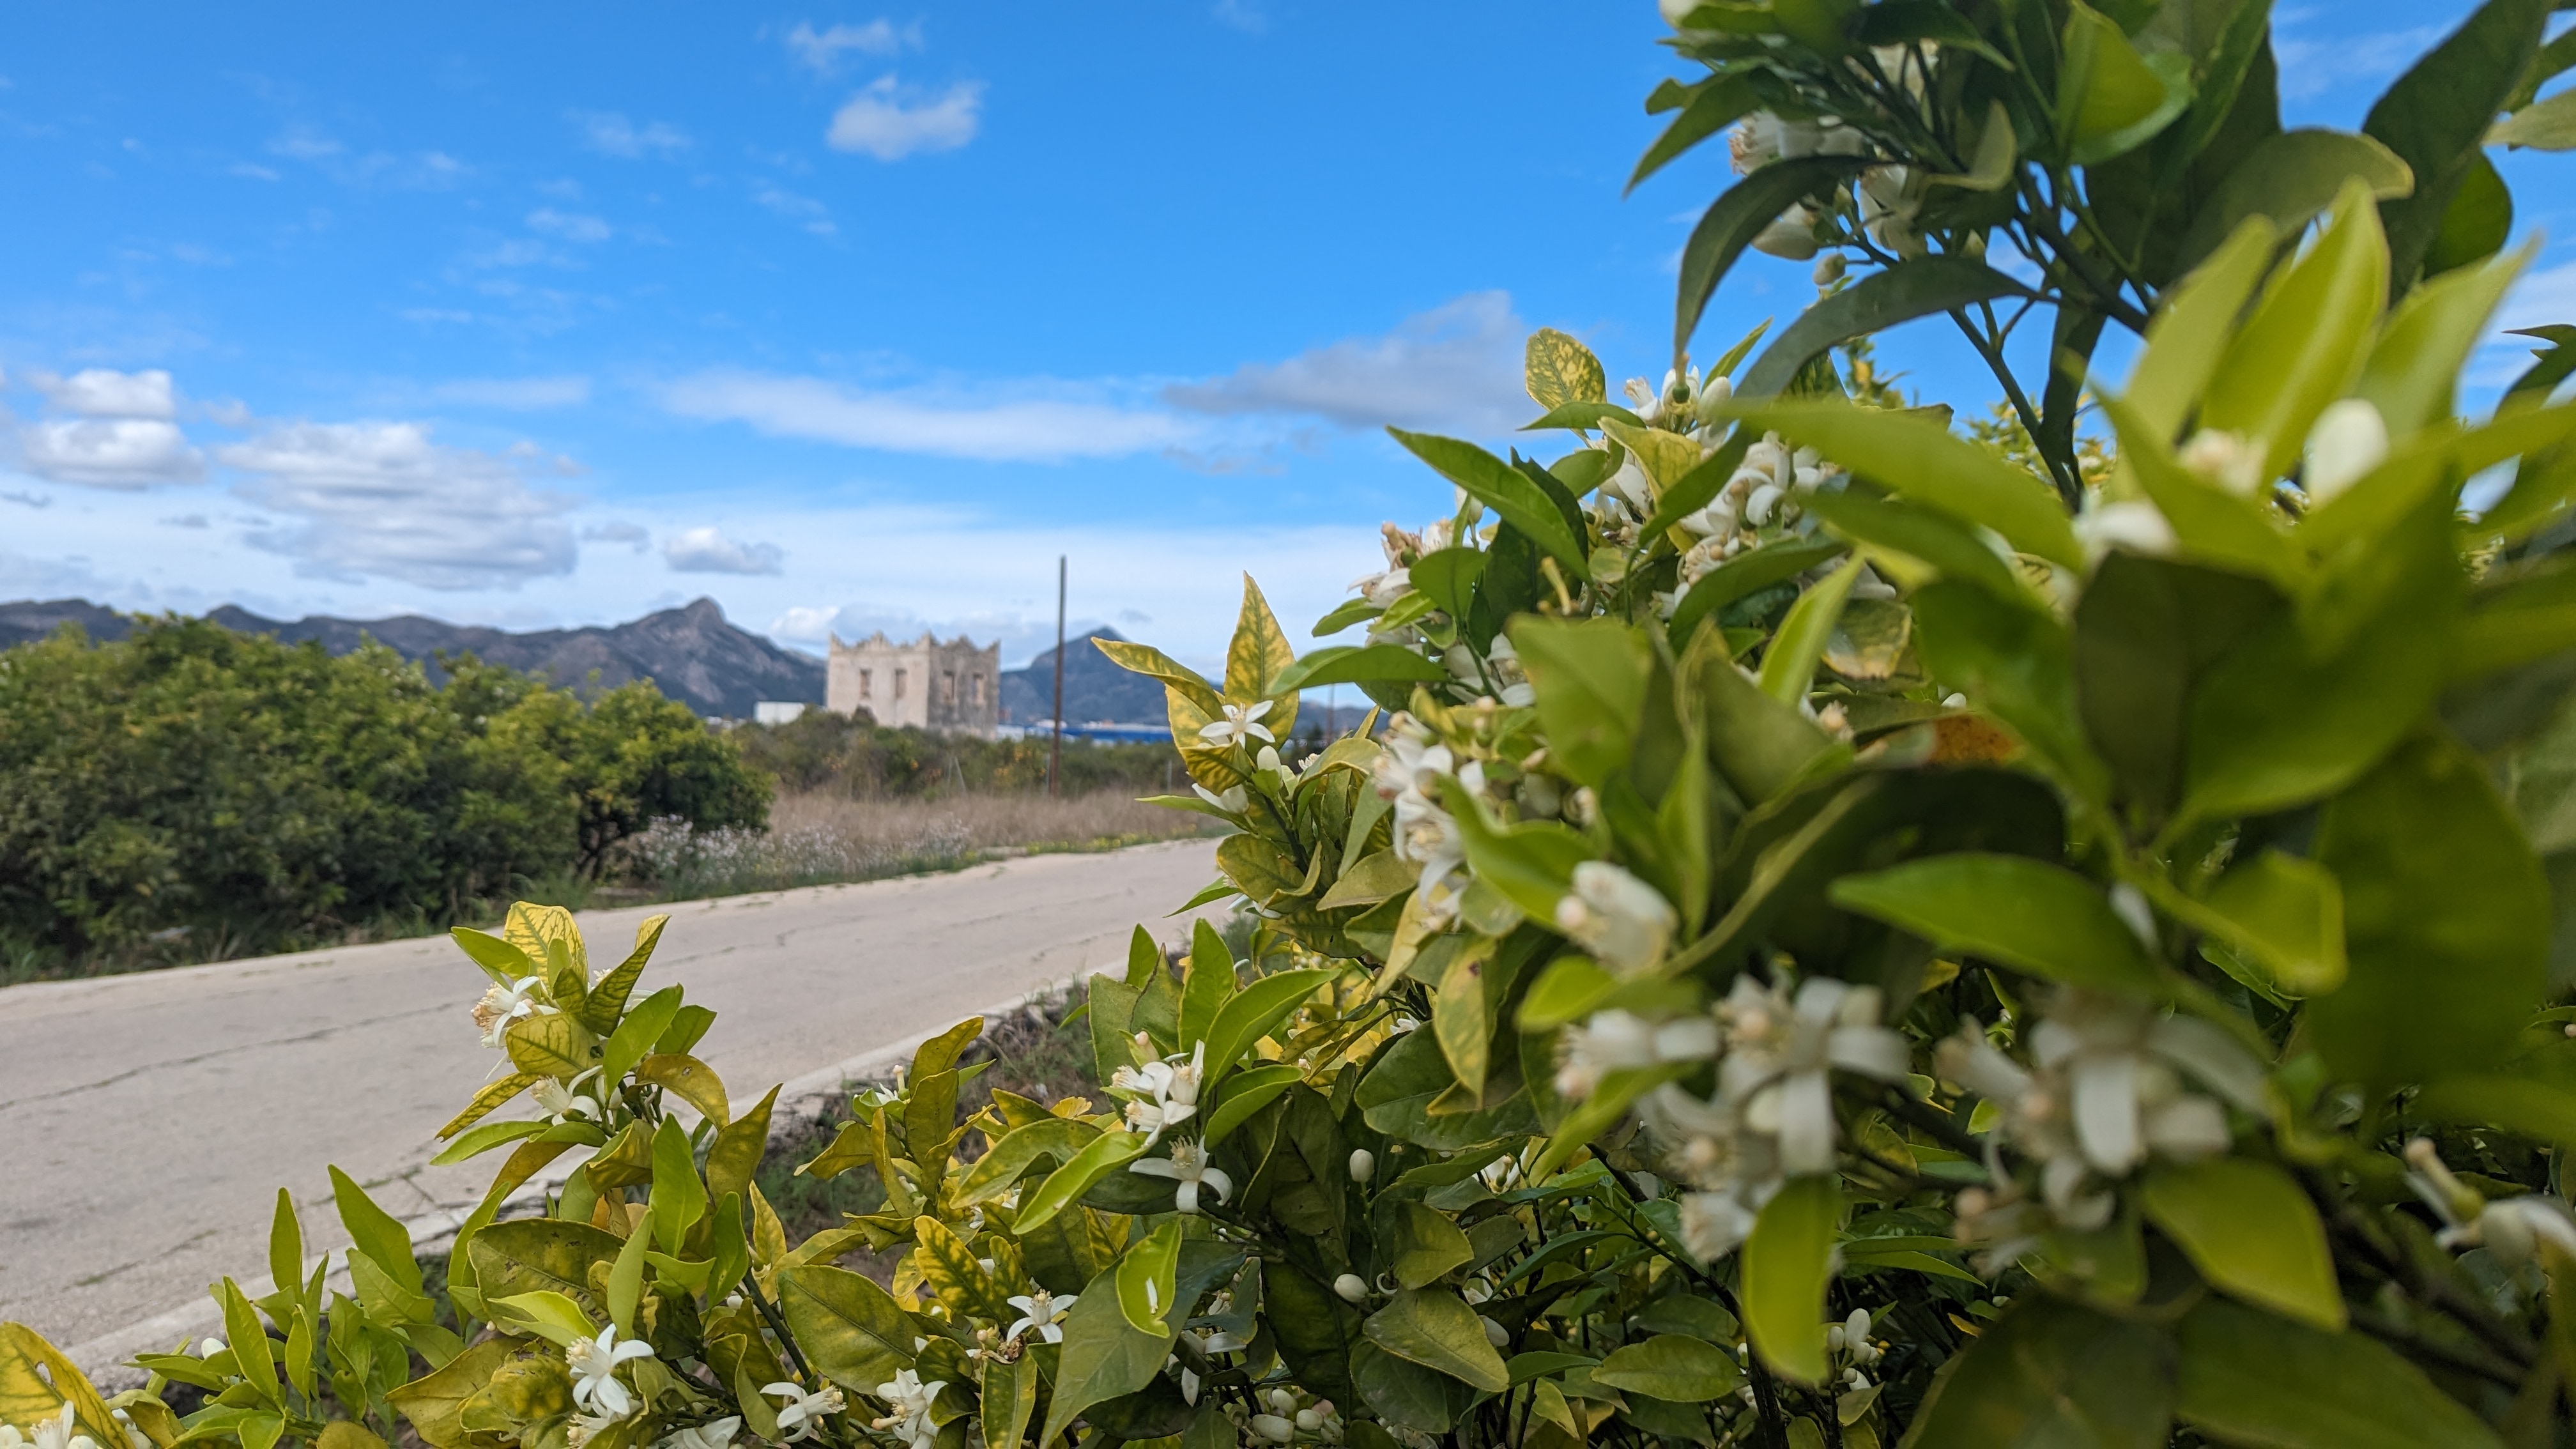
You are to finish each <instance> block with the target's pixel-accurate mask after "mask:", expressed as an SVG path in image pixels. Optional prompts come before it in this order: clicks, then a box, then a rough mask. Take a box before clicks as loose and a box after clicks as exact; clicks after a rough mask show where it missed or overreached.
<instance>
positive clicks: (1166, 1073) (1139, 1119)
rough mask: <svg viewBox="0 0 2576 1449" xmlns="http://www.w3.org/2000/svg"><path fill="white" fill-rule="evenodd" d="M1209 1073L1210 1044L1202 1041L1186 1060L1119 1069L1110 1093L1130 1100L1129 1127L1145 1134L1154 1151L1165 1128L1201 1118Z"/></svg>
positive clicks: (1113, 1077) (1148, 1063) (1112, 1082)
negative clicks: (1201, 1097)
mask: <svg viewBox="0 0 2576 1449" xmlns="http://www.w3.org/2000/svg"><path fill="white" fill-rule="evenodd" d="M1139 1035H1140V1036H1141V1035H1142V1034H1141V1033H1140V1034H1139ZM1206 1071H1207V1043H1206V1042H1204V1041H1202V1042H1200V1043H1198V1044H1197V1045H1196V1046H1194V1047H1192V1048H1191V1049H1190V1055H1189V1056H1188V1057H1187V1058H1183V1057H1180V1056H1173V1057H1169V1058H1166V1059H1164V1060H1161V1061H1149V1062H1147V1063H1145V1064H1144V1065H1143V1066H1141V1067H1120V1068H1119V1069H1118V1070H1117V1071H1115V1072H1113V1073H1111V1074H1110V1077H1109V1090H1111V1091H1112V1092H1115V1093H1117V1094H1119V1095H1121V1096H1123V1097H1126V1098H1127V1099H1128V1102H1127V1114H1126V1115H1127V1125H1128V1127H1129V1128H1131V1129H1133V1130H1135V1131H1138V1132H1142V1133H1144V1134H1145V1145H1146V1146H1148V1147H1151V1146H1153V1145H1154V1143H1156V1142H1158V1141H1160V1140H1161V1139H1162V1136H1163V1130H1164V1129H1165V1128H1167V1127H1177V1126H1179V1125H1180V1124H1181V1123H1183V1122H1186V1121H1188V1120H1189V1119H1190V1118H1192V1117H1195V1116H1197V1115H1198V1110H1199V1108H1198V1102H1199V1082H1200V1081H1201V1080H1202V1079H1203V1078H1204V1076H1205V1075H1206Z"/></svg>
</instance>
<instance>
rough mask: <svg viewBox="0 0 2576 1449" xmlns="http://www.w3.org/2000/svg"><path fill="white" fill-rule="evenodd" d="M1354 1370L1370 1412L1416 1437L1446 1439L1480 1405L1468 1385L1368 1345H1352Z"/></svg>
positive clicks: (1355, 1441)
mask: <svg viewBox="0 0 2576 1449" xmlns="http://www.w3.org/2000/svg"><path fill="white" fill-rule="evenodd" d="M1350 1368H1351V1382H1352V1386H1353V1387H1355V1388H1357V1389H1358V1390H1359V1393H1360V1397H1361V1398H1362V1399H1364V1400H1366V1401H1367V1403H1368V1406H1369V1407H1370V1408H1372V1409H1374V1410H1376V1411H1377V1413H1378V1414H1379V1416H1380V1417H1382V1418H1384V1419H1385V1420H1386V1422H1388V1423H1389V1424H1392V1425H1394V1426H1395V1427H1397V1428H1399V1429H1410V1430H1412V1431H1413V1432H1414V1433H1417V1434H1446V1433H1448V1432H1449V1431H1450V1430H1451V1429H1453V1428H1455V1427H1456V1426H1457V1423H1458V1419H1459V1417H1460V1416H1461V1415H1463V1414H1465V1413H1466V1412H1467V1411H1468V1409H1469V1408H1470V1407H1472V1406H1473V1405H1474V1403H1475V1402H1476V1398H1477V1394H1476V1391H1475V1390H1473V1389H1471V1388H1469V1387H1467V1386H1466V1385H1465V1384H1462V1383H1460V1382H1458V1381H1457V1380H1456V1379H1453V1378H1451V1377H1449V1376H1448V1375H1447V1374H1444V1373H1439V1372H1436V1371H1434V1370H1431V1369H1427V1368H1424V1367H1423V1366H1422V1365H1420V1364H1418V1363H1414V1362H1412V1361H1410V1360H1408V1359H1401V1358H1398V1357H1396V1356H1395V1355H1394V1354H1391V1353H1388V1352H1387V1351H1386V1350H1385V1349H1382V1348H1380V1347H1378V1346H1377V1345H1376V1344H1374V1343H1371V1342H1369V1341H1368V1340H1366V1339H1362V1340H1360V1341H1359V1342H1357V1343H1355V1344H1352V1345H1351V1350H1350ZM1361 1422H1366V1421H1365V1420H1363V1421H1361ZM1228 1437H1229V1439H1231V1437H1232V1436H1231V1435H1229V1436H1228ZM1346 1442H1348V1443H1350V1444H1352V1445H1354V1446H1358V1445H1359V1444H1360V1442H1361V1441H1360V1440H1359V1438H1358V1437H1357V1436H1356V1435H1354V1436H1352V1437H1351V1438H1350V1439H1349V1440H1347V1441H1346ZM1387 1442H1388V1444H1390V1445H1392V1444H1393V1443H1394V1442H1395V1441H1394V1440H1393V1439H1392V1438H1390V1439H1388V1441H1387Z"/></svg>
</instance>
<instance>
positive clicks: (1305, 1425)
mask: <svg viewBox="0 0 2576 1449" xmlns="http://www.w3.org/2000/svg"><path fill="white" fill-rule="evenodd" d="M1297 1427H1298V1428H1300V1429H1303V1430H1305V1431H1306V1432H1307V1433H1309V1434H1312V1433H1314V1432H1315V1431H1316V1430H1318V1429H1320V1428H1322V1427H1324V1416H1323V1415H1321V1414H1318V1413H1316V1412H1315V1411H1314V1410H1312V1409H1299V1410H1298V1411H1297Z"/></svg>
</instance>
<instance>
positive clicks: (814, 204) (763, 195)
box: [751, 181, 840, 236]
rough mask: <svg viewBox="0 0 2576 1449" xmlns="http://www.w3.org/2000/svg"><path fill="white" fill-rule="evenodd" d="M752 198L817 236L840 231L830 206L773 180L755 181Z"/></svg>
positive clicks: (830, 234)
mask: <svg viewBox="0 0 2576 1449" xmlns="http://www.w3.org/2000/svg"><path fill="white" fill-rule="evenodd" d="M751 199H752V200H754V201H757V202H759V203H760V204H761V205H762V206H764V207H767V208H768V209H769V210H770V211H772V212H775V213H776V214H778V215H780V216H783V217H785V218H787V219H788V220H789V221H793V222H797V223H800V224H802V225H803V226H804V228H805V229H806V230H807V231H810V232H812V233H813V234H814V235H816V236H833V235H836V234H838V233H839V231H840V228H839V227H837V226H834V225H833V224H832V209H831V208H830V207H828V206H825V205H824V204H823V203H821V202H819V201H816V200H815V199H814V198H812V197H810V196H799V195H797V194H796V193H795V192H793V191H789V190H788V189H786V188H785V187H783V186H779V185H777V184H775V183H773V182H768V181H762V182H757V183H755V184H754V185H753V187H752V189H751Z"/></svg>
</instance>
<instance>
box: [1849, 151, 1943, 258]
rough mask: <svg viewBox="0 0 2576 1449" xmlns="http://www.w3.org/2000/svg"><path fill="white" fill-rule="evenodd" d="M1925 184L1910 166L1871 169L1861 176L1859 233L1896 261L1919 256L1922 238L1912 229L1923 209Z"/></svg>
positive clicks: (1918, 173) (1923, 248)
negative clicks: (1894, 257)
mask: <svg viewBox="0 0 2576 1449" xmlns="http://www.w3.org/2000/svg"><path fill="white" fill-rule="evenodd" d="M1926 184H1927V181H1926V178H1925V177H1924V176H1923V174H1922V173H1921V172H1919V171H1917V170H1916V169H1915V168H1913V167H1910V166H1873V167H1871V168H1870V169H1869V170H1867V171H1865V172H1863V173H1861V178H1860V217H1861V230H1862V231H1864V232H1867V233H1868V234H1869V239H1870V240H1871V241H1874V242H1876V243H1878V244H1879V246H1881V247H1883V248H1885V249H1886V250H1888V251H1891V252H1894V253H1896V254H1897V255H1898V256H1900V257H1919V256H1921V255H1923V253H1924V251H1925V250H1926V248H1925V247H1924V245H1923V234H1922V233H1921V232H1920V231H1918V230H1916V229H1915V225H1914V218H1915V214H1916V213H1917V212H1919V211H1921V210H1922V209H1923V192H1924V187H1925V185H1926Z"/></svg>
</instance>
